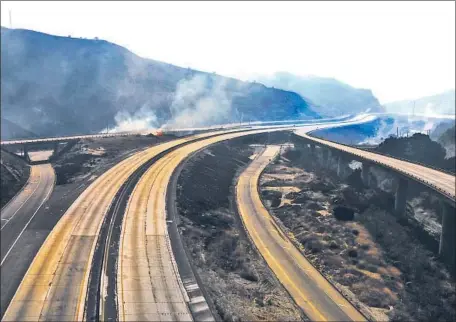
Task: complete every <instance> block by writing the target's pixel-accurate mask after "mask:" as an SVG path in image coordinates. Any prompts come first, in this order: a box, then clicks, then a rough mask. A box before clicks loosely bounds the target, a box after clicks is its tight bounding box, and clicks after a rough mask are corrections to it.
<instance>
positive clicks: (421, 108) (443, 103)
mask: <svg viewBox="0 0 456 322" xmlns="http://www.w3.org/2000/svg"><path fill="white" fill-rule="evenodd" d="M384 106H385V108H386V110H387V111H388V112H396V113H407V114H412V113H413V112H415V113H421V114H427V115H429V114H431V115H432V114H450V115H454V113H455V90H454V89H453V90H450V91H446V92H443V93H440V94H436V95H432V96H426V97H421V98H418V99H416V100H404V101H397V102H391V103H387V104H384Z"/></svg>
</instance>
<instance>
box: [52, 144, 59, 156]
mask: <svg viewBox="0 0 456 322" xmlns="http://www.w3.org/2000/svg"><path fill="white" fill-rule="evenodd" d="M58 152H59V142H54V152H53V154H54V155H57V153H58Z"/></svg>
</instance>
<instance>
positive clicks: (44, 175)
mask: <svg viewBox="0 0 456 322" xmlns="http://www.w3.org/2000/svg"><path fill="white" fill-rule="evenodd" d="M54 183H55V173H54V169H53V168H52V166H51V165H50V164H41V165H34V166H31V168H30V177H29V179H28V181H27V183H26V184H25V186H24V187H23V188H22V189H21V191H19V193H18V194H17V195H16V196H14V198H13V199H11V201H10V202H9V203H8V204H6V205H5V206H4V207H3V208H2V211H1V247H0V249H1V266H3V263H4V262H5V261H6V260H7V258H8V255H9V253H10V252H11V250H12V249H13V247H14V246H15V244H16V241H17V240H18V239H19V238H20V237H21V235H22V233H23V232H24V231H25V229H27V226H28V224H29V223H30V222H31V220H32V219H33V217H34V216H35V214H36V213H37V212H38V210H39V209H40V208H41V206H42V205H43V203H44V202H45V201H46V200H47V199H48V198H49V196H50V195H51V193H52V190H53V188H54Z"/></svg>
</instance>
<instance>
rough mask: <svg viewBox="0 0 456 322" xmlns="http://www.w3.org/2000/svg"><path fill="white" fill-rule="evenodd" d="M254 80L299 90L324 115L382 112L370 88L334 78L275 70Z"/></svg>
mask: <svg viewBox="0 0 456 322" xmlns="http://www.w3.org/2000/svg"><path fill="white" fill-rule="evenodd" d="M256 79H257V80H258V81H259V82H261V83H264V84H266V85H268V86H274V87H278V88H283V89H286V90H292V91H295V92H297V93H299V94H300V95H302V96H304V97H306V98H308V99H309V100H310V101H311V102H313V103H314V104H315V105H316V106H317V108H316V111H317V112H318V113H319V114H321V115H323V116H326V117H334V116H341V115H346V114H357V113H362V112H366V111H370V112H383V111H384V110H383V108H382V106H381V104H380V102H379V101H378V99H377V98H376V97H375V96H374V95H373V93H372V91H371V90H370V89H364V88H354V87H353V86H350V85H348V84H346V83H343V82H341V81H339V80H337V79H335V78H329V77H319V76H315V75H307V76H298V75H294V74H292V73H289V72H276V73H274V74H273V75H270V76H261V75H260V76H259V77H257V78H256Z"/></svg>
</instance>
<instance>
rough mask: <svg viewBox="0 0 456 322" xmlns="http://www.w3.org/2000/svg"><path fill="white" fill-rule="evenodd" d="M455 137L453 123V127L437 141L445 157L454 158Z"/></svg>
mask: <svg viewBox="0 0 456 322" xmlns="http://www.w3.org/2000/svg"><path fill="white" fill-rule="evenodd" d="M455 136H456V132H455V125H454V123H453V127H451V128H449V129H447V130H446V131H445V132H443V133H442V135H440V137H439V138H438V140H437V142H439V143H440V145H442V146H443V147H444V148H445V150H446V153H447V157H454V156H455Z"/></svg>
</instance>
